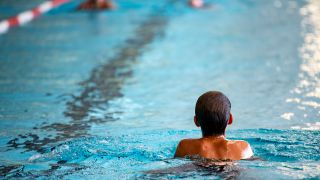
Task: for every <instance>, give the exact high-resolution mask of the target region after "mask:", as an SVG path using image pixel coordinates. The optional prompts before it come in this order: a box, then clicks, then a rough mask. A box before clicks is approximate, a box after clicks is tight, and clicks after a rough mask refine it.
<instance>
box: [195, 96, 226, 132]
mask: <svg viewBox="0 0 320 180" xmlns="http://www.w3.org/2000/svg"><path fill="white" fill-rule="evenodd" d="M230 109H231V103H230V101H229V99H228V98H227V96H225V95H224V94H223V93H221V92H218V91H209V92H206V93H204V94H202V95H201V96H200V97H199V98H198V100H197V104H196V108H195V113H196V118H197V121H198V123H199V125H200V127H201V131H202V135H203V136H212V135H222V134H224V132H225V129H226V127H227V124H228V120H229V118H230Z"/></svg>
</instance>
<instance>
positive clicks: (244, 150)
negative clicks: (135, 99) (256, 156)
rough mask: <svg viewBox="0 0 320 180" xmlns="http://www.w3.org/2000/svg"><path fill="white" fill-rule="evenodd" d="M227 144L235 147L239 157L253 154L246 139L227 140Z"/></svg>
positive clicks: (243, 157)
mask: <svg viewBox="0 0 320 180" xmlns="http://www.w3.org/2000/svg"><path fill="white" fill-rule="evenodd" d="M229 145H230V146H231V147H232V148H234V149H237V150H238V151H239V152H241V157H242V158H241V159H248V158H250V157H252V156H253V151H252V149H251V146H250V144H249V143H248V142H247V141H243V140H233V141H229Z"/></svg>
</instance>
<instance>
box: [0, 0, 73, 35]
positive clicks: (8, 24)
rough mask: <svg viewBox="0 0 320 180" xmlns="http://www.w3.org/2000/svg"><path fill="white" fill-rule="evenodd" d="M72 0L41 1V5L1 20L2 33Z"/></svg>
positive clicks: (0, 28) (0, 29) (0, 32)
mask: <svg viewBox="0 0 320 180" xmlns="http://www.w3.org/2000/svg"><path fill="white" fill-rule="evenodd" d="M69 1H71V0H52V1H46V2H44V3H41V4H40V5H39V6H37V7H35V8H33V9H31V10H28V11H24V12H22V13H20V14H18V15H16V16H14V17H11V18H9V19H6V20H3V21H0V35H1V34H4V33H6V32H8V30H9V29H10V28H12V27H15V26H20V25H23V24H26V23H28V22H30V21H32V20H33V19H35V18H36V17H38V16H40V15H42V14H44V13H46V12H48V11H50V10H51V9H53V8H55V7H58V6H60V5H62V4H65V3H67V2H69Z"/></svg>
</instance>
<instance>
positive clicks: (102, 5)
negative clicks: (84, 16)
mask: <svg viewBox="0 0 320 180" xmlns="http://www.w3.org/2000/svg"><path fill="white" fill-rule="evenodd" d="M114 8H115V5H114V4H113V3H112V2H111V1H110V0H86V1H85V2H83V3H81V4H80V5H79V6H78V10H99V9H114Z"/></svg>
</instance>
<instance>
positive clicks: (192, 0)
mask: <svg viewBox="0 0 320 180" xmlns="http://www.w3.org/2000/svg"><path fill="white" fill-rule="evenodd" d="M189 6H191V7H193V8H202V7H203V1H202V0H189Z"/></svg>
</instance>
